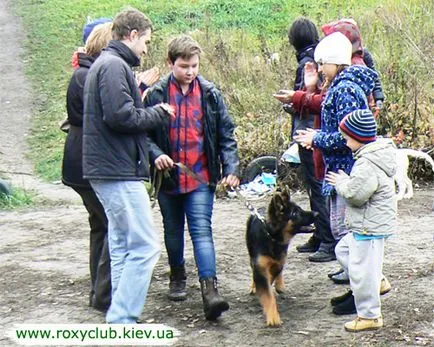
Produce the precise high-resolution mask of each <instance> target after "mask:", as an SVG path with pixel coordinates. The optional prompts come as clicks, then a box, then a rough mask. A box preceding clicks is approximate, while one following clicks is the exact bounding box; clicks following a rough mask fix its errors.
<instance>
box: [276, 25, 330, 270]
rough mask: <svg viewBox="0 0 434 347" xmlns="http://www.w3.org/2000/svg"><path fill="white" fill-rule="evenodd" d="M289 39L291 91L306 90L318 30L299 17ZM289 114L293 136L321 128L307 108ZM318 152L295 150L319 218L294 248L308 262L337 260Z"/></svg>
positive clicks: (317, 119) (317, 38) (289, 34)
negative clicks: (293, 71) (292, 73)
mask: <svg viewBox="0 0 434 347" xmlns="http://www.w3.org/2000/svg"><path fill="white" fill-rule="evenodd" d="M288 39H289V43H290V44H291V45H292V46H293V47H294V48H295V50H296V57H297V62H298V67H297V71H296V76H295V83H294V90H305V83H304V68H305V65H306V64H307V63H315V60H314V51H315V47H316V45H317V44H318V42H319V35H318V31H317V29H316V26H315V24H314V23H313V22H312V21H310V20H309V19H308V18H305V17H300V18H298V19H296V20H295V21H294V22H293V23H292V25H291V27H290V28H289V31H288ZM278 99H279V98H278ZM289 105H292V104H285V105H284V108H285V110H286V109H287V106H289ZM291 114H292V116H293V121H292V136H294V135H296V134H297V131H298V130H306V129H307V128H315V129H318V128H319V127H320V114H319V112H317V113H316V114H315V113H314V112H311V111H310V110H308V109H306V110H301V111H300V112H297V111H295V110H294V109H293V112H291ZM318 151H319V150H318V149H315V150H314V151H311V150H310V149H305V148H303V147H302V146H301V145H299V147H298V152H299V155H300V161H301V167H302V170H303V178H304V182H305V185H306V188H307V190H308V191H309V200H310V207H311V210H312V211H317V212H318V213H319V216H318V218H317V219H316V221H315V231H314V234H313V235H312V237H310V238H309V240H308V241H307V242H306V243H305V244H303V245H300V246H297V251H298V252H306V253H307V252H311V253H314V254H312V255H310V256H309V260H310V261H313V262H326V261H332V260H335V259H336V257H335V254H334V246H335V240H334V238H333V236H332V234H331V230H330V216H329V211H328V205H327V202H326V198H325V197H324V196H323V195H322V193H321V187H322V177H320V175H319V174H317V173H316V171H315V169H316V168H315V165H314V157H315V156H318V155H319V156H320V157H321V158H322V156H321V153H318Z"/></svg>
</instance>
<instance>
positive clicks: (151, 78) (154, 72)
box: [137, 66, 160, 87]
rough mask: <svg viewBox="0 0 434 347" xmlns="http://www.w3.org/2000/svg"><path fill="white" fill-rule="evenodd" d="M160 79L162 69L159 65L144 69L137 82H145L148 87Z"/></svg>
mask: <svg viewBox="0 0 434 347" xmlns="http://www.w3.org/2000/svg"><path fill="white" fill-rule="evenodd" d="M159 79H160V69H159V68H158V66H154V67H153V68H151V69H149V70H146V71H143V72H141V73H139V74H138V75H137V82H138V83H139V85H140V83H144V84H145V85H147V86H148V87H150V86H152V85H154V84H155V83H156V82H158V80H159Z"/></svg>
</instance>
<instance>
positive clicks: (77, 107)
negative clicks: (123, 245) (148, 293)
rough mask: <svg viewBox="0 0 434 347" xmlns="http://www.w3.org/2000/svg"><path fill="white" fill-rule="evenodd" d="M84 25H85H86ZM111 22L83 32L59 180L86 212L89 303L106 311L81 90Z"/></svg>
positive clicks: (99, 218) (106, 283)
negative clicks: (86, 170) (85, 167)
mask: <svg viewBox="0 0 434 347" xmlns="http://www.w3.org/2000/svg"><path fill="white" fill-rule="evenodd" d="M85 28H87V27H85ZM111 31H112V23H111V22H107V23H103V24H99V25H96V26H92V31H91V32H90V33H88V32H87V31H86V32H85V34H86V39H87V40H86V47H85V52H80V53H78V55H77V63H78V68H77V69H76V70H75V71H74V73H73V75H72V77H71V81H70V82H69V86H68V91H67V94H66V109H67V113H68V118H67V120H68V123H69V130H68V135H67V136H66V141H65V147H64V154H63V163H62V164H63V165H62V182H63V183H64V184H65V185H67V186H70V187H71V188H72V189H74V190H75V191H76V192H77V193H78V194H79V195H80V197H81V199H82V200H83V204H84V206H85V207H86V210H87V212H88V213H89V226H90V255H89V267H90V278H91V291H90V298H89V306H92V307H93V308H95V309H97V310H99V311H106V310H107V309H108V307H109V306H110V302H111V281H110V256H109V250H108V244H107V217H106V215H105V213H104V208H103V207H102V205H101V203H100V202H99V200H98V198H97V197H96V195H95V192H94V191H93V189H92V187H91V186H90V184H89V182H88V181H87V180H85V179H83V164H82V145H83V89H84V84H85V81H86V77H87V74H88V72H89V68H90V67H91V66H92V64H93V62H94V61H95V59H96V58H98V56H99V55H100V53H101V51H102V50H103V49H104V48H105V47H106V46H107V45H108V43H109V42H110V40H111V39H112V32H111Z"/></svg>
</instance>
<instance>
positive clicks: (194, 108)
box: [169, 75, 210, 194]
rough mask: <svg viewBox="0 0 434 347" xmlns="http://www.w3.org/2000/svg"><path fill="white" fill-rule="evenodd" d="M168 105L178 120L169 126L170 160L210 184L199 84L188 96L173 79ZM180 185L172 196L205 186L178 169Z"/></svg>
mask: <svg viewBox="0 0 434 347" xmlns="http://www.w3.org/2000/svg"><path fill="white" fill-rule="evenodd" d="M169 95H170V99H169V103H170V105H171V106H173V107H174V108H175V114H176V116H175V118H174V119H173V118H172V119H171V122H170V142H171V144H172V148H171V158H172V159H173V160H174V161H175V162H180V163H182V164H184V165H186V166H187V167H188V168H190V169H191V170H192V171H193V172H194V173H195V174H196V175H198V176H199V177H200V178H201V179H203V181H205V182H209V177H210V176H209V171H208V162H207V158H206V155H205V147H204V136H203V131H204V124H203V122H204V116H203V110H202V92H201V89H200V85H199V81H198V80H197V79H195V80H194V81H193V82H192V83H191V84H190V89H189V90H188V92H187V93H186V94H183V93H182V90H181V87H180V86H179V84H178V82H177V81H176V79H175V78H174V77H173V75H172V76H171V78H170V84H169ZM176 169H177V170H178V175H179V185H178V189H177V190H175V191H173V193H177V194H183V193H189V192H192V191H194V190H196V189H197V188H198V187H199V186H200V185H201V184H202V183H200V182H199V181H197V180H195V179H194V178H193V177H191V176H190V175H188V174H186V173H184V172H183V171H181V170H180V169H179V168H176Z"/></svg>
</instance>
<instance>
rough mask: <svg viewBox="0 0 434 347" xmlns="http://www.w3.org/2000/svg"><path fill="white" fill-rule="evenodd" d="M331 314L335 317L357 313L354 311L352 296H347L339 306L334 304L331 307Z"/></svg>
mask: <svg viewBox="0 0 434 347" xmlns="http://www.w3.org/2000/svg"><path fill="white" fill-rule="evenodd" d="M332 311H333V313H334V314H337V315H339V316H340V315H344V314H353V313H357V309H356V303H355V302H354V295H352V293H351V295H348V296H347V298H346V299H345V300H344V301H342V302H340V303H339V304H336V305H335V306H334V307H333V310H332Z"/></svg>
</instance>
